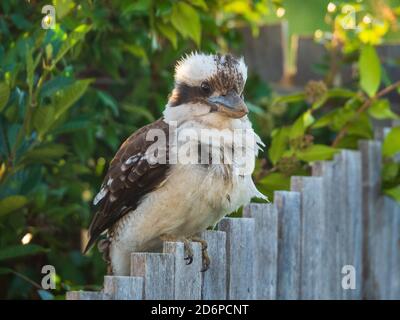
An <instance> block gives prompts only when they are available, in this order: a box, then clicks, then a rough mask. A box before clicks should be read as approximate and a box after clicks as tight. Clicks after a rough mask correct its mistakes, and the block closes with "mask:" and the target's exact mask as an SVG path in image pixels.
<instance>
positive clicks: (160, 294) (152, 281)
mask: <svg viewBox="0 0 400 320" xmlns="http://www.w3.org/2000/svg"><path fill="white" fill-rule="evenodd" d="M174 269H175V265H174V256H173V255H172V254H166V253H148V252H144V253H142V252H134V253H132V255H131V276H134V277H143V299H146V300H157V299H159V300H171V299H174Z"/></svg>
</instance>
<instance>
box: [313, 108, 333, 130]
mask: <svg viewBox="0 0 400 320" xmlns="http://www.w3.org/2000/svg"><path fill="white" fill-rule="evenodd" d="M337 112H338V110H334V111H331V112H329V113H327V114H324V115H323V116H322V117H321V118H319V119H318V120H317V121H315V122H314V124H313V125H312V128H313V129H318V128H323V127H326V126H329V125H330V124H331V123H332V122H333V120H334V119H335V116H336V113H337Z"/></svg>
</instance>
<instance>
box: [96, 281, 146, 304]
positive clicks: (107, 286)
mask: <svg viewBox="0 0 400 320" xmlns="http://www.w3.org/2000/svg"><path fill="white" fill-rule="evenodd" d="M142 299H143V278H142V277H125V276H105V277H104V290H103V300H142Z"/></svg>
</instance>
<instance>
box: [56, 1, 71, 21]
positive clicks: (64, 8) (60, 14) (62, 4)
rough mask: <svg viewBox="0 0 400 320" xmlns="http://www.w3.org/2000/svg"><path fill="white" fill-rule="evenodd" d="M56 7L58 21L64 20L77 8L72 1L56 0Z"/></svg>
mask: <svg viewBox="0 0 400 320" xmlns="http://www.w3.org/2000/svg"><path fill="white" fill-rule="evenodd" d="M54 5H55V7H56V14H57V18H58V19H62V18H64V17H65V16H66V15H67V14H68V13H69V12H70V11H71V10H72V9H73V8H74V7H75V3H74V2H73V1H72V0H55V1H54Z"/></svg>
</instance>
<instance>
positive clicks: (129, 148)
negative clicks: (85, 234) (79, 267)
mask: <svg viewBox="0 0 400 320" xmlns="http://www.w3.org/2000/svg"><path fill="white" fill-rule="evenodd" d="M151 129H159V130H160V129H161V130H162V131H163V132H164V134H165V137H166V141H168V125H167V123H165V122H164V121H163V119H159V120H157V121H156V122H153V123H151V124H149V125H147V126H145V127H143V128H141V129H139V130H138V131H136V132H135V133H133V134H132V135H131V136H130V137H129V138H128V139H127V140H126V141H125V142H124V143H123V144H122V145H121V147H120V149H119V150H118V152H117V154H116V155H115V157H114V159H113V160H112V161H111V162H110V166H109V169H108V172H107V174H106V176H105V178H104V181H103V184H102V186H101V189H100V192H99V193H98V194H97V196H96V197H95V199H94V204H95V205H96V206H97V207H98V211H97V212H96V213H95V215H94V217H93V220H92V222H91V224H90V226H89V241H88V244H87V246H86V248H85V250H84V252H86V251H87V250H88V249H90V247H91V246H92V245H93V243H94V242H95V241H96V240H97V238H98V237H99V236H100V234H101V233H102V232H103V231H105V230H107V229H108V228H110V227H112V226H113V225H114V223H116V222H117V221H118V220H119V219H120V218H121V217H123V216H124V215H125V214H126V213H128V212H129V211H131V210H134V209H136V207H137V206H138V204H139V202H140V200H141V199H142V197H143V196H144V195H146V194H147V193H149V192H151V191H153V190H154V189H155V188H157V187H158V186H159V185H160V184H161V183H162V182H163V181H164V180H165V178H166V176H167V173H168V168H169V166H168V164H160V163H156V164H154V163H149V162H148V161H147V159H146V157H145V155H146V151H147V149H148V148H149V147H150V146H151V145H152V144H153V143H154V141H146V135H147V133H148V132H149V130H151ZM165 148H166V149H165V150H163V152H165V153H166V156H167V159H168V144H166V146H165Z"/></svg>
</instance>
